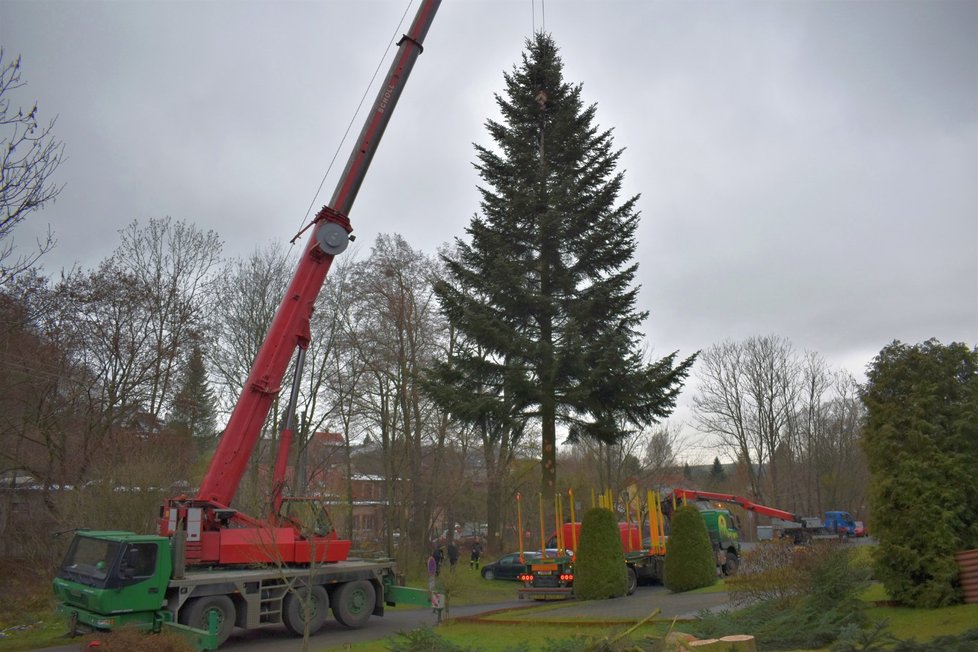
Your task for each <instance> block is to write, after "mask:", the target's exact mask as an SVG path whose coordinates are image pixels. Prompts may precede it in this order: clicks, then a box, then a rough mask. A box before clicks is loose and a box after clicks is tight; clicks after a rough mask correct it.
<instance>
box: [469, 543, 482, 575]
mask: <svg viewBox="0 0 978 652" xmlns="http://www.w3.org/2000/svg"><path fill="white" fill-rule="evenodd" d="M480 557H482V544H481V543H479V542H478V541H473V542H472V552H471V554H470V556H469V568H474V569H476V570H479V558H480Z"/></svg>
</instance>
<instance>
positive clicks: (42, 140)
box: [0, 48, 64, 287]
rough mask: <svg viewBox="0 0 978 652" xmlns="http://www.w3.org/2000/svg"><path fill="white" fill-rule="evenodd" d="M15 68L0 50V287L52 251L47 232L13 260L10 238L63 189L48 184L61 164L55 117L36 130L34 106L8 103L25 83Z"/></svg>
mask: <svg viewBox="0 0 978 652" xmlns="http://www.w3.org/2000/svg"><path fill="white" fill-rule="evenodd" d="M20 63H21V60H20V57H17V58H16V59H14V60H12V61H10V60H8V61H7V62H6V63H5V62H4V52H3V49H2V48H0V287H3V286H5V285H7V284H9V283H10V282H11V281H12V279H13V278H14V277H15V276H16V275H17V274H20V273H21V272H24V271H26V270H28V269H30V268H31V267H32V266H33V265H34V263H35V262H37V260H38V258H40V257H41V256H42V255H44V254H45V253H47V252H48V251H50V250H51V248H52V247H53V246H54V244H55V241H54V236H53V234H52V233H51V231H50V229H48V232H47V235H46V236H44V237H42V238H40V239H39V240H38V241H37V248H36V249H34V250H32V251H31V253H25V254H22V255H19V256H17V255H15V249H14V241H13V238H12V237H11V235H12V233H13V231H14V229H15V227H16V226H17V225H18V224H20V223H21V222H22V221H24V219H26V218H27V216H28V215H29V214H30V213H31V212H33V211H35V210H38V209H40V208H42V207H43V206H44V205H45V204H47V203H48V202H52V201H54V200H55V198H57V196H58V194H59V193H60V192H61V189H62V188H63V187H64V186H63V184H62V185H57V184H56V183H54V182H53V177H54V173H55V172H56V171H57V169H58V166H59V165H61V162H62V161H63V160H64V143H62V142H60V141H58V140H56V139H55V138H54V136H53V131H54V123H55V120H56V119H57V118H54V119H52V120H51V121H50V122H48V124H47V125H42V124H41V123H40V121H39V117H38V112H37V104H34V105H33V106H32V107H31V108H30V109H29V110H27V111H25V110H24V109H23V108H16V109H15V108H14V106H13V105H12V104H11V102H12V97H11V96H12V94H13V92H14V91H16V90H17V89H18V88H21V87H23V86H24V85H25V84H26V82H23V81H21V76H20V72H21V71H20Z"/></svg>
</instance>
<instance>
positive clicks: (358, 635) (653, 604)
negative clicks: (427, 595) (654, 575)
mask: <svg viewBox="0 0 978 652" xmlns="http://www.w3.org/2000/svg"><path fill="white" fill-rule="evenodd" d="M516 588H517V587H516V584H515V583H514V584H513V593H514V594H515V593H516ZM540 604H541V603H540V602H536V601H533V600H517V599H514V600H511V601H507V602H498V603H494V604H483V605H467V606H463V607H452V608H451V609H450V611H449V613H448V614H447V616H448V617H449V618H451V619H453V620H469V619H478V618H479V617H480V616H485V615H488V614H494V616H495V618H497V619H502V620H503V621H505V622H509V623H513V624H518V623H520V622H527V621H533V622H554V623H561V622H568V621H575V620H588V621H600V622H608V623H609V624H613V623H622V622H638V621H639V620H642V619H643V618H645V617H647V616H649V615H650V614H652V613H653V612H655V611H656V610H658V614H657V615H656V617H657V618H670V619H671V618H679V619H688V618H695V617H696V615H697V614H698V613H699V612H701V611H702V610H710V609H722V608H724V607H725V606H727V605H728V604H729V597H728V596H727V594H726V593H678V594H676V593H670V592H669V591H668V590H667V589H665V588H664V587H662V586H640V587H639V588H638V590H637V591H636V592H635V594H634V595H630V596H627V597H623V598H615V599H613V600H590V601H586V602H581V601H577V600H565V601H560V602H559V603H558V602H548V603H547V607H548V608H547V609H546V610H542V611H541V610H538V609H534V607H537V606H539V605H540ZM436 623H437V617H436V615H435V614H434V613H432V611H431V609H421V608H407V607H394V608H387V610H386V611H385V613H384V616H383V617H382V618H380V617H376V616H374V617H371V618H370V620H369V621H368V622H367V625H366V626H365V627H363V628H362V629H347V628H345V627H343V626H342V625H340V624H339V623H337V622H336V621H335V620H333V619H330V620H328V621H327V622H326V625H324V626H323V628H322V629H321V630H320V631H319V632H318V633H317V634H316V635H315V636H313V637H312V638H311V639H310V649H312V650H317V651H318V650H331V649H338V648H343V647H345V646H346V645H348V644H353V643H363V642H366V641H375V640H378V639H384V638H388V637H392V636H395V635H397V634H399V633H401V632H409V631H411V630H414V629H418V628H420V627H423V626H425V625H427V626H435V625H436ZM297 643H298V641H297V640H296V638H295V637H293V636H292V635H290V634H289V633H288V632H287V631H286V630H285V628H284V627H283V628H278V627H276V628H269V629H264V630H261V629H259V630H251V631H243V630H235V633H234V634H232V635H231V638H230V639H228V641H227V643H225V644H224V645H223V646H222V647H221V650H225V649H227V650H234V651H235V652H294V651H295V650H296V649H298V646H297Z"/></svg>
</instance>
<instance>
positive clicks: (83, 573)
mask: <svg viewBox="0 0 978 652" xmlns="http://www.w3.org/2000/svg"><path fill="white" fill-rule="evenodd" d="M172 569H173V559H172V553H171V550H170V541H169V539H168V538H167V537H161V536H157V535H148V534H134V533H132V532H121V531H90V530H82V531H79V532H76V533H75V538H74V540H73V541H72V542H71V547H70V548H69V549H68V553H67V554H66V555H65V558H64V561H63V562H62V563H61V567H60V568H59V569H58V573H57V575H56V576H55V578H54V581H53V585H54V594H55V596H56V597H57V598H58V612H59V613H60V614H61V615H62V616H63V617H64V618H66V619H67V620H68V621H69V623H70V629H71V632H72V633H76V632H77V631H78V630H80V629H87V630H92V631H95V630H112V629H116V628H119V627H135V628H137V629H142V630H145V631H147V632H159V631H160V630H161V629H163V628H164V627H168V628H173V629H176V630H179V631H180V632H181V633H182V634H184V635H185V636H186V637H188V638H189V639H190V641H191V643H192V644H193V645H195V646H196V647H197V648H198V649H208V650H213V649H216V648H217V647H218V640H217V638H216V636H215V632H216V627H215V625H216V623H212V624H211V625H212V626H211V627H210V631H205V630H202V629H194V628H191V627H186V626H183V625H180V624H178V623H176V622H174V620H173V615H172V613H171V612H170V611H167V610H166V609H165V608H164V607H165V602H166V592H167V586H168V584H169V582H170V576H171V573H172Z"/></svg>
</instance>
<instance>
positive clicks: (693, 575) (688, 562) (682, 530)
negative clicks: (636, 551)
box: [664, 505, 717, 592]
mask: <svg viewBox="0 0 978 652" xmlns="http://www.w3.org/2000/svg"><path fill="white" fill-rule="evenodd" d="M716 581H717V567H716V557H715V556H714V553H713V544H712V543H710V535H709V533H708V532H707V531H706V523H704V522H703V517H702V516H701V515H700V510H698V509H696V508H695V507H693V506H692V505H684V506H682V507H680V508H678V509H677V510H676V511H675V512H674V513H673V515H672V521H670V525H669V541H668V543H667V544H666V566H665V581H664V584H665V585H666V588H667V589H669V590H670V591H673V592H679V591H690V590H692V589H698V588H700V587H703V586H711V585H712V584H713V583H715V582H716Z"/></svg>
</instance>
